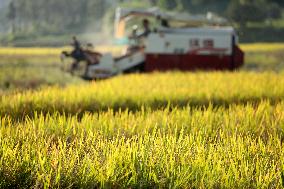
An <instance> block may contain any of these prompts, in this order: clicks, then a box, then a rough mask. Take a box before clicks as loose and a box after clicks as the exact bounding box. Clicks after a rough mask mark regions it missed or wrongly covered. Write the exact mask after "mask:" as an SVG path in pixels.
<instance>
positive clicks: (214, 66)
mask: <svg viewBox="0 0 284 189" xmlns="http://www.w3.org/2000/svg"><path fill="white" fill-rule="evenodd" d="M134 18H136V19H137V18H138V19H139V18H143V19H145V18H147V19H152V20H156V22H159V23H158V26H156V28H155V29H152V28H151V29H152V31H151V33H149V35H147V37H144V39H143V40H142V42H141V40H140V44H139V45H138V46H137V45H136V46H133V45H129V46H128V50H127V52H126V53H125V54H124V55H123V56H121V57H117V58H113V57H112V55H111V54H110V53H106V54H102V55H101V56H100V57H99V58H98V59H99V61H97V62H96V63H95V64H87V67H86V70H85V73H84V75H83V76H82V77H83V78H84V79H103V78H109V77H112V76H115V75H118V74H121V73H131V72H137V71H139V72H153V71H168V70H182V71H193V70H235V69H237V68H239V67H240V66H242V65H243V63H244V53H243V51H242V50H241V49H240V48H239V47H238V44H237V42H238V36H237V34H236V32H235V30H234V29H233V28H232V27H230V26H226V24H227V22H226V20H225V19H223V18H220V17H218V16H216V15H213V14H211V13H209V14H207V15H206V16H202V15H198V16H192V15H188V14H173V13H163V12H161V11H160V10H159V9H156V8H155V9H148V10H139V9H121V8H118V9H117V11H116V19H115V37H116V39H122V38H125V36H126V35H125V31H126V26H127V23H129V22H130V21H131V20H132V22H133V19H134ZM160 23H162V24H160ZM151 26H152V23H151Z"/></svg>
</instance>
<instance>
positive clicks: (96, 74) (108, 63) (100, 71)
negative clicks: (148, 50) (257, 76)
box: [86, 51, 145, 79]
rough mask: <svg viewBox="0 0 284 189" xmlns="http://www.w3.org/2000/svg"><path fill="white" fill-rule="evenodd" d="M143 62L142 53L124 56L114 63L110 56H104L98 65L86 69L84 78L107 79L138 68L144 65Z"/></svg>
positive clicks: (143, 55) (143, 56)
mask: <svg viewBox="0 0 284 189" xmlns="http://www.w3.org/2000/svg"><path fill="white" fill-rule="evenodd" d="M144 61H145V54H144V52H142V51H138V52H136V53H133V54H131V55H128V56H125V57H123V58H121V59H119V60H117V61H114V59H113V57H112V55H111V54H105V55H103V57H102V58H101V60H100V63H99V64H97V65H91V66H89V67H88V72H87V75H86V77H88V78H98V79H99V78H100V79H103V78H108V77H111V76H113V75H116V74H119V73H122V72H124V71H126V70H129V69H131V68H133V67H135V66H138V65H140V64H142V63H144Z"/></svg>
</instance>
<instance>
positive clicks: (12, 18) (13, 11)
mask: <svg viewBox="0 0 284 189" xmlns="http://www.w3.org/2000/svg"><path fill="white" fill-rule="evenodd" d="M7 17H8V19H9V20H10V22H11V30H12V33H13V34H14V33H15V31H16V25H15V20H16V7H15V4H14V2H13V1H11V2H10V4H9V11H8V14H7Z"/></svg>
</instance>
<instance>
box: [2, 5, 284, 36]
mask: <svg viewBox="0 0 284 189" xmlns="http://www.w3.org/2000/svg"><path fill="white" fill-rule="evenodd" d="M118 5H122V6H138V7H149V6H158V7H160V8H162V9H164V10H177V11H184V12H188V13H193V14H196V13H206V12H208V11H211V12H216V13H217V14H219V15H221V16H224V17H226V18H228V19H229V20H230V21H232V22H235V23H236V24H239V25H240V26H241V27H245V26H246V24H247V23H248V22H262V21H264V20H271V19H277V18H281V17H282V10H283V8H284V1H283V0H143V1H141V0H116V1H111V0H80V1H78V0H11V1H10V4H9V5H8V7H7V8H6V9H5V10H6V19H7V21H9V22H10V23H11V24H10V27H11V31H12V32H42V33H52V34H57V33H64V32H70V31H72V32H80V31H82V30H83V29H84V28H85V27H87V26H88V24H89V23H94V22H95V23H96V24H97V25H96V26H97V28H98V29H100V28H101V26H102V19H103V18H104V17H105V15H106V14H107V13H108V12H112V14H113V11H114V7H116V6H118Z"/></svg>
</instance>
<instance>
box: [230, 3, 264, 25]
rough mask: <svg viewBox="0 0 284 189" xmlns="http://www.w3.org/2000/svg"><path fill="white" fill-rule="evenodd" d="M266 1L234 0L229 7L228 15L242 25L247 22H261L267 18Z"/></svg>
mask: <svg viewBox="0 0 284 189" xmlns="http://www.w3.org/2000/svg"><path fill="white" fill-rule="evenodd" d="M263 7H265V4H264V3H260V2H258V1H253V0H232V1H231V2H230V4H229V6H228V9H227V15H228V16H229V18H230V19H231V20H233V21H235V22H236V23H239V24H240V26H241V27H245V26H246V24H247V22H260V21H263V20H264V19H265V18H266V12H265V9H264V8H263Z"/></svg>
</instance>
